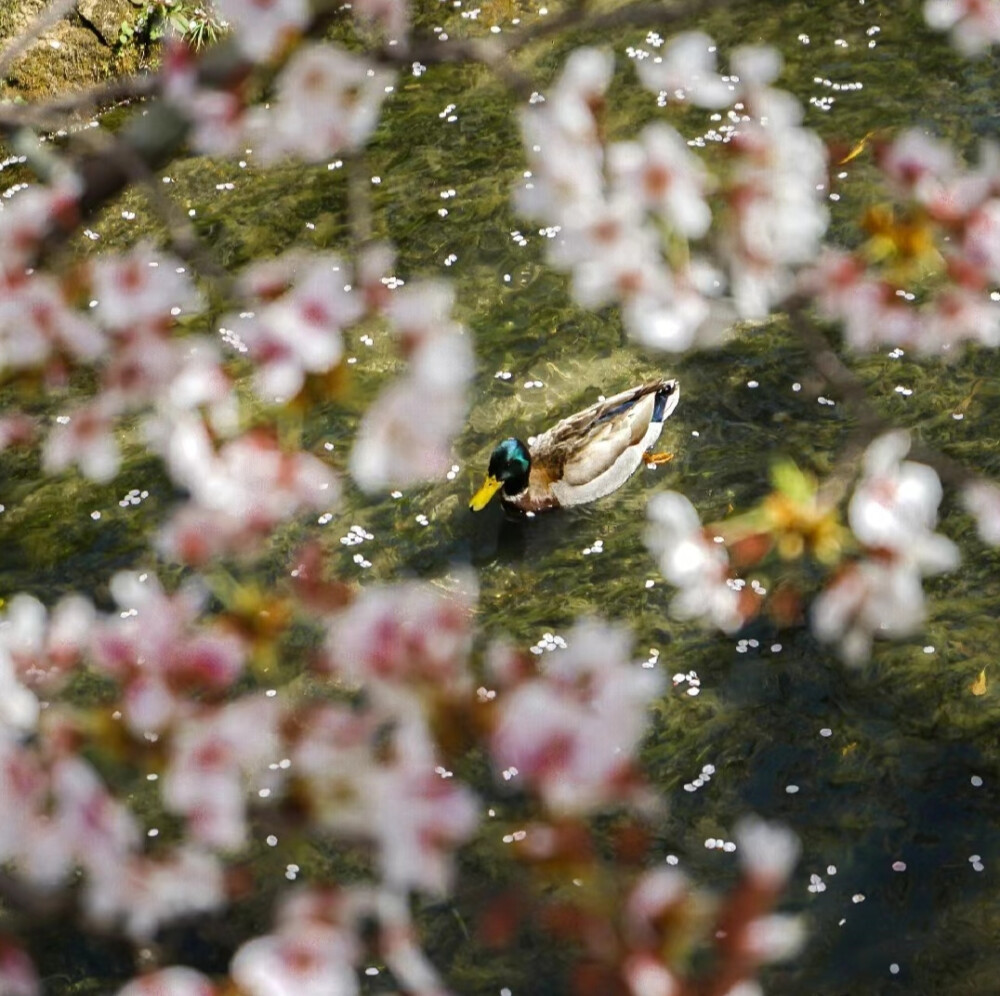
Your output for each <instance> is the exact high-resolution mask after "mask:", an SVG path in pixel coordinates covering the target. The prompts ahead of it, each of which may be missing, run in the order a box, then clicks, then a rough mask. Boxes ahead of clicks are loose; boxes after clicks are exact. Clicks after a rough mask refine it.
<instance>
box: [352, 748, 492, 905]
mask: <svg viewBox="0 0 1000 996" xmlns="http://www.w3.org/2000/svg"><path fill="white" fill-rule="evenodd" d="M365 791H367V792H370V793H371V801H370V806H371V820H372V826H371V833H372V836H373V838H374V840H375V842H376V845H377V847H378V855H379V856H378V862H379V869H380V871H381V876H382V881H383V882H385V884H386V885H388V886H389V887H390V888H393V889H399V890H402V891H404V892H405V891H407V890H411V889H412V890H416V891H419V892H423V893H426V894H429V895H436V896H444V895H448V893H449V892H450V891H451V886H452V880H453V879H454V875H455V868H454V862H453V860H452V852H453V851H454V850H455V848H456V847H458V845H460V844H462V843H464V842H465V841H466V840H468V838H469V837H470V836H471V835H472V833H473V831H474V830H475V829H476V826H477V824H478V823H479V813H480V805H479V802H478V800H477V799H476V797H475V796H474V795H473V794H472V792H471V791H470V790H469V789H467V788H466V787H465V786H464V785H462V784H459V783H456V782H455V781H454V780H453V779H451V778H445V777H444V776H443V775H442V773H441V772H440V771H436V770H433V769H432V768H431V767H430V766H429V765H425V764H412V763H410V761H409V759H408V758H402V757H401V758H398V759H397V760H396V762H395V763H394V764H392V765H389V766H386V767H384V768H381V769H380V770H379V771H378V772H377V774H376V775H375V776H374V778H373V779H372V780H371V782H370V783H369V784H368V786H367V788H366V789H365Z"/></svg>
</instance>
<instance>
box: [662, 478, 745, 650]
mask: <svg viewBox="0 0 1000 996" xmlns="http://www.w3.org/2000/svg"><path fill="white" fill-rule="evenodd" d="M646 514H647V515H648V517H649V522H650V524H649V528H648V529H647V530H646V545H647V546H648V547H649V549H650V552H651V553H653V555H654V556H656V557H657V559H658V562H659V565H660V571H661V572H662V574H663V576H664V577H665V578H666V579H667V580H668V581H669V582H670V583H671V584H672V585H674V586H675V587H676V588H679V589H680V590H679V591H678V593H677V594H676V595H675V596H674V599H673V601H672V602H671V603H670V608H671V611H672V612H673V613H674V615H675V616H677V618H679V619H699V618H700V619H704V620H705V621H706V622H707V623H709V624H710V625H712V626H716V627H718V628H719V629H721V630H722V631H723V632H726V633H730V632H733V631H734V630H737V629H739V627H740V626H741V625H742V623H743V618H744V613H743V611H742V610H741V606H740V595H739V590H738V588H737V587H735V586H734V585H732V584H730V574H731V568H730V562H729V555H728V553H727V552H726V549H725V547H724V546H723V545H722V544H721V543H716V542H714V541H713V540H711V539H709V538H708V537H707V536H706V535H705V531H704V529H703V528H702V525H701V520H700V519H699V518H698V512H697V511H696V510H695V507H694V506H693V505H692V504H691V502H689V501H688V500H687V498H685V497H684V495H682V494H679V493H678V492H676V491H666V492H663V493H661V494H658V495H655V496H654V497H653V499H652V500H651V501H650V503H649V505H648V507H647V510H646Z"/></svg>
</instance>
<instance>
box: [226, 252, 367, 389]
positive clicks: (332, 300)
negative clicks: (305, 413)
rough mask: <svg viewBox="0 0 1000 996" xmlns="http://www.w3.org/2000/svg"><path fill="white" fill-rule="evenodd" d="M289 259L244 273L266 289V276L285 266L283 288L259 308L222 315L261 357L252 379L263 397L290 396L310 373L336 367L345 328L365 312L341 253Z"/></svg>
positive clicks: (247, 280)
mask: <svg viewBox="0 0 1000 996" xmlns="http://www.w3.org/2000/svg"><path fill="white" fill-rule="evenodd" d="M265 265H266V264H265ZM279 265H282V264H279ZM287 265H288V269H287V270H285V269H284V267H283V266H282V270H281V271H276V269H275V265H274V263H273V262H272V263H271V265H270V266H267V268H266V269H263V270H262V268H261V267H253V268H251V272H249V273H248V274H245V275H244V278H243V283H244V286H246V287H248V288H250V287H254V286H255V285H260V289H261V290H262V291H265V292H266V291H267V290H269V289H270V288H269V287H268V283H267V280H268V277H269V276H270V275H272V274H275V273H276V272H281V276H282V277H283V278H285V279H284V280H283V281H282V283H283V284H284V285H285V287H284V288H283V289H285V293H283V294H281V296H279V297H276V298H274V299H272V300H271V301H270V303H267V304H265V305H263V307H262V308H261V309H260V310H259V311H258V312H249V313H244V314H242V315H239V316H230V317H228V318H227V319H225V320H224V324H225V325H226V326H228V327H230V328H231V329H233V330H235V331H236V333H237V335H238V336H239V338H240V340H241V341H242V342H243V343H244V344H245V345H246V346H247V348H248V349H249V351H250V356H251V357H252V358H253V359H254V360H256V361H257V369H256V373H255V375H254V380H255V384H256V388H257V393H258V394H259V395H260V397H261V399H262V400H264V401H275V400H283V401H287V400H289V399H290V398H293V397H294V396H295V395H296V394H297V393H298V392H299V390H300V389H301V388H302V385H303V383H304V381H305V378H306V376H307V375H309V374H322V373H328V372H329V371H330V370H332V369H333V368H334V367H336V366H337V364H338V363H339V362H340V360H341V357H342V356H343V352H344V346H343V340H342V336H341V333H342V331H343V330H344V328H345V327H347V326H349V325H351V324H353V323H354V322H356V321H357V320H358V319H359V318H360V317H361V315H362V314H363V313H364V304H363V302H362V300H361V298H360V296H359V295H358V294H356V293H352V291H351V289H350V286H349V283H350V276H349V273H348V271H347V270H346V268H345V267H344V265H343V263H342V262H341V260H340V259H339V258H338V257H336V256H317V257H315V258H313V259H311V260H308V261H307V260H303V259H301V258H300V257H298V256H293V257H290V258H289V259H288V260H287ZM262 297H263V295H262Z"/></svg>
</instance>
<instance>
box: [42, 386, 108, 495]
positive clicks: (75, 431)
mask: <svg viewBox="0 0 1000 996" xmlns="http://www.w3.org/2000/svg"><path fill="white" fill-rule="evenodd" d="M117 414H118V401H117V399H115V398H113V397H112V396H110V395H104V396H103V397H99V398H98V399H97V400H96V401H93V402H91V403H90V404H89V405H85V406H84V407H82V408H77V409H76V411H74V412H73V414H72V415H64V416H61V417H60V419H58V420H57V423H56V425H55V426H53V428H52V430H51V431H50V432H49V435H48V438H47V439H46V440H45V443H44V445H43V447H42V469H43V470H44V471H45V473H46V474H59V473H62V472H63V471H64V470H68V469H69V468H70V467H72V466H76V467H79V469H80V473H81V474H83V476H84V477H87V478H89V479H90V480H92V481H96V482H97V483H98V484H106V483H107V482H108V481H110V480H112V479H113V478H114V477H115V475H116V474H117V473H118V468H119V466H120V465H121V453H120V451H119V449H118V440H117V439H116V438H115V434H114V430H115V416H116V415H117Z"/></svg>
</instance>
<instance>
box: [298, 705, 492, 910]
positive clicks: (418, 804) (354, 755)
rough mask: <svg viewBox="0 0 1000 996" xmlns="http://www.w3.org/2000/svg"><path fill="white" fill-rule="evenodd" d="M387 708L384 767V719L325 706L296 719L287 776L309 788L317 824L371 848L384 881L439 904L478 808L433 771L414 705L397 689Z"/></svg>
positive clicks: (451, 782) (381, 714)
mask: <svg viewBox="0 0 1000 996" xmlns="http://www.w3.org/2000/svg"><path fill="white" fill-rule="evenodd" d="M386 700H387V699H386V696H385V695H383V696H382V697H381V699H380V704H382V705H384V704H385V702H386ZM391 701H392V704H393V706H395V707H397V709H396V712H395V713H394V714H393V716H392V718H393V720H394V721H395V729H394V731H393V735H392V740H391V755H392V756H391V757H390V758H389V760H387V761H386V760H384V759H382V758H381V757H380V755H382V754H384V753H385V752H386V749H387V747H388V746H389V745H388V744H387V743H386V742H385V734H384V724H385V720H386V718H387V717H386V714H385V713H384V712H377V711H376V712H369V711H363V712H359V711H356V710H353V709H349V708H347V707H343V706H328V707H323V708H320V709H316V710H313V711H311V712H310V713H309V714H307V715H306V716H304V717H302V721H301V723H300V732H299V734H298V737H297V740H296V743H295V745H294V747H293V749H292V752H291V762H292V764H291V769H292V771H294V773H295V774H296V776H297V777H298V778H300V779H302V781H303V783H304V784H305V785H306V786H308V791H309V794H310V797H311V804H312V806H313V808H314V810H315V813H316V819H317V822H318V823H320V824H321V825H323V826H324V827H326V828H328V829H329V830H331V831H332V832H334V833H336V834H338V835H340V836H346V837H350V838H353V839H356V840H366V841H369V842H371V843H372V844H373V845H374V847H375V849H376V855H377V858H376V860H377V862H378V865H379V867H380V869H381V873H382V877H383V880H384V881H385V882H387V883H388V884H389V885H391V886H392V887H393V888H397V889H401V890H404V891H408V890H411V889H413V890H418V891H422V892H426V893H429V894H434V895H443V894H446V893H447V892H448V890H449V889H450V887H451V882H452V878H453V876H454V868H453V862H452V852H453V851H454V849H455V848H456V847H457V846H458V845H459V844H461V843H463V842H464V841H465V840H467V839H468V837H469V836H470V835H471V833H472V832H473V830H474V829H475V827H476V825H477V823H478V821H479V809H480V807H479V803H478V802H477V800H476V798H475V796H474V795H473V794H472V793H471V792H470V791H469V790H468V789H467V788H466V787H465V786H464V785H461V784H457V783H456V782H455V781H454V780H453V779H451V778H446V777H445V776H444V774H443V773H442V769H441V768H440V766H439V765H437V763H436V761H435V756H434V749H433V745H432V742H431V740H430V735H429V732H428V731H427V729H426V727H425V725H424V722H425V721H424V720H423V713H422V712H421V711H420V710H419V708H418V707H417V706H418V703H416V702H413V703H411V702H408V701H407V700H406V699H405V693H404V691H403V690H401V689H399V688H396V689H393V690H392V697H391ZM411 705H412V706H414V707H417V708H410V706H411Z"/></svg>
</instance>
